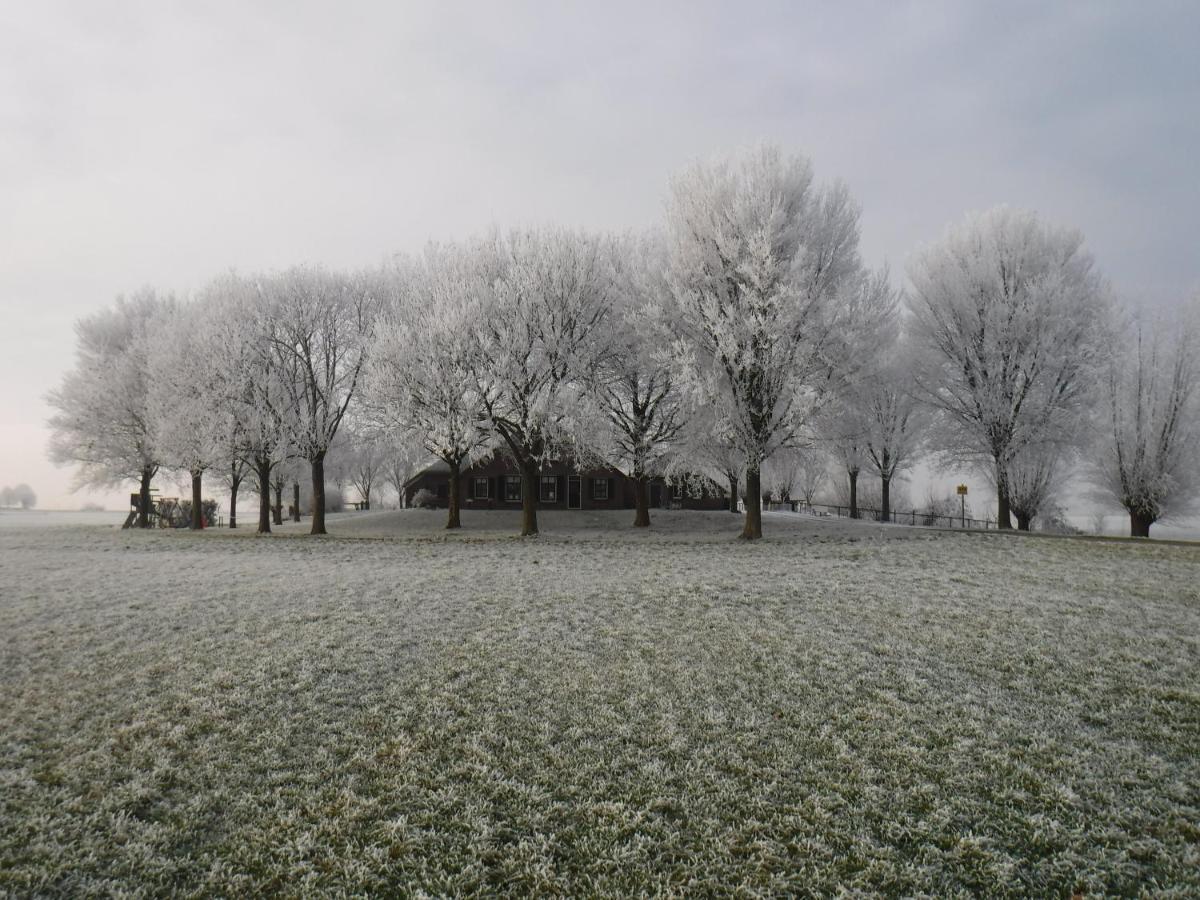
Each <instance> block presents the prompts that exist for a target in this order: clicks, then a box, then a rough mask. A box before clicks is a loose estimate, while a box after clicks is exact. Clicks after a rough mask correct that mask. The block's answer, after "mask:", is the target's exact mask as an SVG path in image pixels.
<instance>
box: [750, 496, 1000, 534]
mask: <svg viewBox="0 0 1200 900" xmlns="http://www.w3.org/2000/svg"><path fill="white" fill-rule="evenodd" d="M763 509H767V510H771V511H772V512H794V513H804V514H806V515H810V516H834V517H837V518H839V519H862V520H864V521H866V522H883V521H885V520H884V517H883V511H882V510H879V509H873V508H871V507H867V506H860V507H859V508H858V514H857V515H855V516H852V515H851V514H850V507H849V506H836V505H830V504H826V503H804V502H802V501H799V500H793V501H791V502H788V503H779V502H775V501H772V502H770V503H764V504H763ZM890 521H892V522H895V523H896V524H897V525H924V526H925V527H928V528H975V529H980V530H987V529H989V528H995V527H996V522H995V520H993V519H973V518H971V517H970V516H963V515H957V516H947V515H942V514H940V513H933V512H923V511H921V510H918V509H912V510H902V509H893V510H892V512H891V518H890Z"/></svg>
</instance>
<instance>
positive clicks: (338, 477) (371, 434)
mask: <svg viewBox="0 0 1200 900" xmlns="http://www.w3.org/2000/svg"><path fill="white" fill-rule="evenodd" d="M365 393H366V384H364V394H365ZM335 447H336V449H334V448H331V449H330V451H329V457H328V459H327V463H328V462H329V461H332V462H333V471H332V472H331V471H329V468H330V467H329V465H328V464H327V465H326V470H327V474H329V475H330V476H331V477H332V478H333V481H334V483H335V484H338V483H343V482H344V483H347V484H349V485H350V486H351V487H353V488H354V490H355V491H356V492H357V493H358V497H359V500H360V501H361V503H362V508H363V509H370V508H371V503H372V499H371V497H372V494H373V493H374V492H375V489H376V488H377V487H378V486H379V484H380V482H382V480H383V470H384V461H385V460H386V458H387V457H386V453H387V442H386V440H385V439H384V438H383V437H382V436H381V435H379V434H378V433H376V432H375V430H374V428H373V426H372V425H371V424H368V423H366V422H357V423H355V424H353V425H350V426H346V425H343V427H342V429H341V431H339V432H338V436H337V439H336V441H335Z"/></svg>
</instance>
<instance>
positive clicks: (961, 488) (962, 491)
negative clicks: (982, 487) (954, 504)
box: [958, 484, 967, 494]
mask: <svg viewBox="0 0 1200 900" xmlns="http://www.w3.org/2000/svg"><path fill="white" fill-rule="evenodd" d="M958 492H959V493H960V494H965V493H966V492H967V486H966V485H965V484H960V485H959V486H958Z"/></svg>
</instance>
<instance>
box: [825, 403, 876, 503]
mask: <svg viewBox="0 0 1200 900" xmlns="http://www.w3.org/2000/svg"><path fill="white" fill-rule="evenodd" d="M832 411H833V412H840V413H841V415H837V416H836V418H837V419H838V429H837V433H835V435H834V437H833V440H832V446H833V455H834V458H835V459H837V461H838V463H839V464H840V466H841V469H842V471H843V472H844V473H845V476H846V485H847V493H846V503H847V504H848V505H849V507H850V518H852V519H857V518H858V476H859V475H860V474H861V473H862V470H863V466H864V465H866V461H867V445H866V435H865V434H864V429H865V423H864V422H863V421H862V418H861V417H859V416H857V415H854V413H855V412H857V409H855V408H854V407H850V408H846V407H842V406H840V405H836V406H834V407H833V408H832Z"/></svg>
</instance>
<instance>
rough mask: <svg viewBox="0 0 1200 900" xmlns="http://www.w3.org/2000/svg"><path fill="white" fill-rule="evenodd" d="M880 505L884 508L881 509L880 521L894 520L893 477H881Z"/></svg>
mask: <svg viewBox="0 0 1200 900" xmlns="http://www.w3.org/2000/svg"><path fill="white" fill-rule="evenodd" d="M879 482H880V483H879V499H880V503H879V505H880V506H882V507H883V509H881V510H879V521H880V522H890V521H892V479H891V478H889V477H888V476H887V475H881V476H880V477H879Z"/></svg>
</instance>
